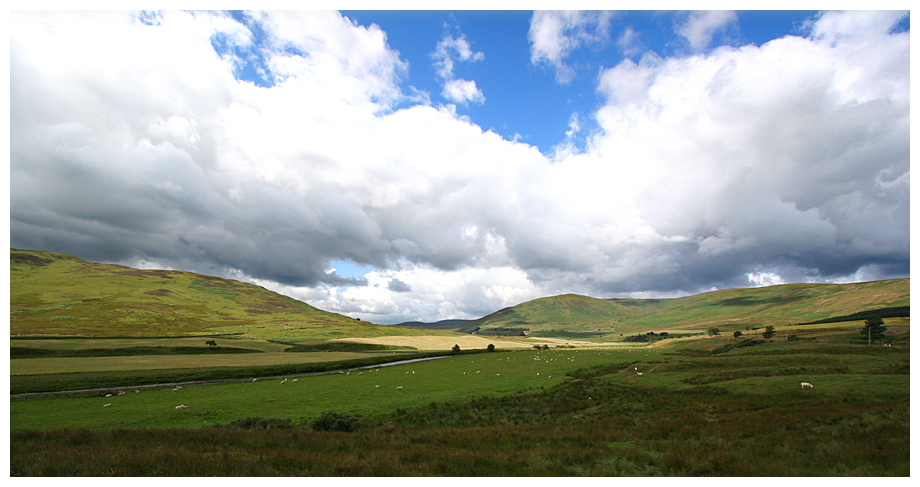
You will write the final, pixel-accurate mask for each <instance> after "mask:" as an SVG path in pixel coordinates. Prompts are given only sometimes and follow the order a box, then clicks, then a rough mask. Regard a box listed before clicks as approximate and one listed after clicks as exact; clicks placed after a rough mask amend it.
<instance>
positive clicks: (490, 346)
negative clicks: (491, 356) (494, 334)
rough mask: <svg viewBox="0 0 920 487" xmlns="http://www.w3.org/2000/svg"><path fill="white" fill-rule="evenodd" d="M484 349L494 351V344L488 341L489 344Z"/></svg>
mask: <svg viewBox="0 0 920 487" xmlns="http://www.w3.org/2000/svg"><path fill="white" fill-rule="evenodd" d="M486 350H488V351H490V352H494V351H495V345H492V344H491V343H490V344H489V346H488V347H486Z"/></svg>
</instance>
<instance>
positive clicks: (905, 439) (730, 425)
mask: <svg viewBox="0 0 920 487" xmlns="http://www.w3.org/2000/svg"><path fill="white" fill-rule="evenodd" d="M620 365H622V364H620ZM620 365H616V366H614V367H613V370H619V369H620ZM608 372H610V369H603V368H600V369H596V370H593V371H582V373H580V374H577V375H578V376H579V377H580V380H578V381H572V382H567V383H564V384H561V385H559V386H558V387H556V388H554V389H552V390H550V391H543V392H540V393H535V394H521V395H510V396H503V397H490V398H480V399H474V400H469V401H455V402H452V403H446V404H445V403H434V404H429V405H427V406H423V407H418V408H414V409H412V410H403V409H398V410H397V411H395V412H394V413H392V414H390V415H388V416H383V417H380V418H378V419H377V420H375V421H370V422H367V423H366V424H364V425H363V426H362V427H361V428H360V429H359V431H358V432H356V433H327V432H314V431H308V430H305V429H302V428H299V427H296V426H293V427H291V428H290V429H271V430H243V431H241V430H234V429H229V428H208V429H166V430H138V431H129V430H124V429H116V430H103V431H98V430H97V431H93V430H85V429H80V430H67V431H53V432H38V431H21V432H14V433H12V434H11V450H10V472H11V475H13V476H21V475H23V476H58V475H59V476H72V475H77V476H100V475H119V476H122V475H125V476H212V475H220V476H238V475H240V476H280V475H300V476H515V475H528V476H573V475H582V476H655V475H678V476H700V475H704V476H909V475H910V462H909V408H907V407H904V406H905V405H906V401H907V398H906V395H905V396H901V397H889V398H879V397H872V396H871V395H868V394H863V395H860V394H855V395H853V394H847V395H846V396H843V397H841V396H838V395H836V394H833V393H822V392H819V391H814V390H801V389H799V390H796V389H790V390H787V391H786V392H784V393H780V394H747V393H728V392H726V391H725V390H724V389H720V388H713V387H708V386H702V387H701V386H697V387H691V388H689V389H686V390H684V391H683V392H682V393H681V394H674V393H673V391H671V390H670V389H668V388H663V387H658V386H651V385H641V384H635V385H624V384H623V383H622V382H619V381H617V380H615V379H613V378H611V377H608V376H609V374H608Z"/></svg>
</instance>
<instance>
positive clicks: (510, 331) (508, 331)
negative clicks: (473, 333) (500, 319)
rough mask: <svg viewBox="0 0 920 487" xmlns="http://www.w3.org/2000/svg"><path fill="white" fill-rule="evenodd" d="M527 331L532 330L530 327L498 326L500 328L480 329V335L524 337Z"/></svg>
mask: <svg viewBox="0 0 920 487" xmlns="http://www.w3.org/2000/svg"><path fill="white" fill-rule="evenodd" d="M525 331H530V329H528V328H506V327H498V328H485V329H480V330H479V334H480V335H492V336H507V337H522V336H526V335H525V333H524V332H525Z"/></svg>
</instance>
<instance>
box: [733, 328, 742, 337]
mask: <svg viewBox="0 0 920 487" xmlns="http://www.w3.org/2000/svg"><path fill="white" fill-rule="evenodd" d="M732 336H734V337H735V338H741V331H740V330H739V331H736V332H735V333H734V334H733V335H732Z"/></svg>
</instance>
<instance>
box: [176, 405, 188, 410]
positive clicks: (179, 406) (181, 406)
mask: <svg viewBox="0 0 920 487" xmlns="http://www.w3.org/2000/svg"><path fill="white" fill-rule="evenodd" d="M176 409H188V406H186V405H185V404H180V405H178V406H176Z"/></svg>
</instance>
